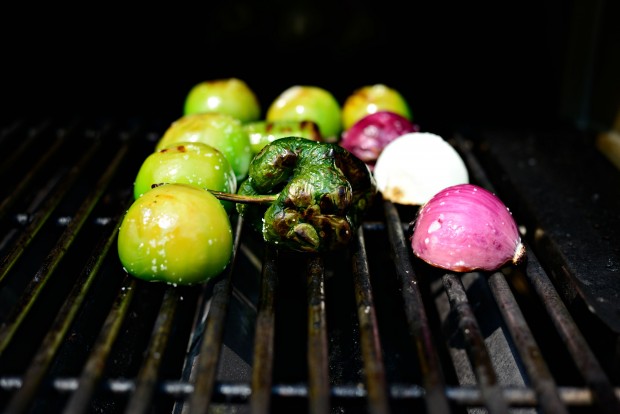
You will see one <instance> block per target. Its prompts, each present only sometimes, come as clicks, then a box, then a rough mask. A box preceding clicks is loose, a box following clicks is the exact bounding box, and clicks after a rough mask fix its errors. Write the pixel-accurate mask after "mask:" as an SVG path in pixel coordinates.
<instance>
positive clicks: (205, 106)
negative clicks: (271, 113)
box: [183, 78, 261, 122]
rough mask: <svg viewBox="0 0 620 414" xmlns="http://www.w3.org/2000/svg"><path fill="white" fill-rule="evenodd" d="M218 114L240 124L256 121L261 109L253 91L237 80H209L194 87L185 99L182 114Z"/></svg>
mask: <svg viewBox="0 0 620 414" xmlns="http://www.w3.org/2000/svg"><path fill="white" fill-rule="evenodd" d="M204 112H218V113H223V114H227V115H230V116H232V117H233V118H237V119H238V120H240V121H241V122H253V121H257V120H258V119H259V118H260V115H261V107H260V103H259V101H258V98H257V97H256V94H255V93H254V91H253V90H252V89H251V88H250V87H249V86H248V84H247V83H246V82H245V81H243V80H241V79H238V78H222V79H210V80H206V81H203V82H200V83H197V84H196V85H194V86H193V87H192V88H191V89H190V91H189V93H188V94H187V96H186V98H185V104H184V106H183V114H184V115H188V114H196V113H204Z"/></svg>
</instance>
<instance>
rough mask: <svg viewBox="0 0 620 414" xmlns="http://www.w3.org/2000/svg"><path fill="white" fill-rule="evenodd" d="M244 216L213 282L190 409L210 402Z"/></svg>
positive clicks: (196, 409) (205, 406)
mask: <svg viewBox="0 0 620 414" xmlns="http://www.w3.org/2000/svg"><path fill="white" fill-rule="evenodd" d="M242 227H243V220H242V219H241V218H238V219H237V226H236V230H235V238H234V245H233V256H232V257H231V260H230V264H229V266H228V268H226V269H225V270H224V272H223V274H222V276H223V278H222V279H221V280H219V281H217V282H216V283H215V285H214V286H213V297H212V298H211V303H210V305H209V314H208V315H207V320H206V322H205V323H206V328H205V330H204V335H203V337H202V342H201V344H200V354H199V356H198V364H197V366H196V380H195V383H194V390H195V392H194V393H193V394H192V395H191V398H190V400H189V412H190V413H206V412H207V411H208V408H209V404H210V403H211V396H212V394H213V387H214V384H215V376H216V373H217V363H218V361H219V356H220V351H221V348H222V337H223V333H224V326H225V322H226V314H227V312H228V305H229V303H230V296H231V292H232V288H231V277H232V272H233V268H234V263H235V258H236V256H237V252H238V251H239V242H240V239H241V229H242Z"/></svg>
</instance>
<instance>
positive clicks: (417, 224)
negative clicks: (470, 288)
mask: <svg viewBox="0 0 620 414" xmlns="http://www.w3.org/2000/svg"><path fill="white" fill-rule="evenodd" d="M413 226H414V229H413V235H412V236H411V248H412V250H413V253H414V254H415V255H416V256H418V257H419V258H420V259H422V260H424V261H425V262H427V263H429V264H430V265H432V266H436V267H439V268H442V269H446V270H450V271H454V272H468V271H473V270H483V271H495V270H498V269H500V268H501V267H502V266H504V265H505V264H507V263H509V262H512V263H513V264H518V263H519V262H521V260H523V258H524V256H525V247H524V245H523V244H522V243H521V236H520V235H519V231H518V228H517V224H516V223H515V221H514V219H513V217H512V214H511V213H510V211H509V210H508V208H507V207H506V206H505V205H504V203H503V202H502V201H501V200H500V199H499V198H498V197H497V196H496V195H494V194H493V193H491V192H489V191H488V190H485V189H484V188H482V187H479V186H476V185H473V184H459V185H455V186H451V187H448V188H445V189H443V190H442V191H440V192H439V193H437V194H436V195H435V196H434V197H433V198H431V199H430V200H429V201H428V203H426V204H425V205H423V206H422V207H420V209H419V210H418V214H417V216H416V218H415V221H414V223H413Z"/></svg>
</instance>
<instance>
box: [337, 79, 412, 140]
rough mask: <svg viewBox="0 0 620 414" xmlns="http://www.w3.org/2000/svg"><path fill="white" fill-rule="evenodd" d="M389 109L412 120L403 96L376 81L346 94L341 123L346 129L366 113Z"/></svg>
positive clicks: (409, 109)
mask: <svg viewBox="0 0 620 414" xmlns="http://www.w3.org/2000/svg"><path fill="white" fill-rule="evenodd" d="M379 111H389V112H394V113H395V114H398V115H401V116H403V117H405V118H407V119H408V120H409V121H413V116H412V114H411V108H410V107H409V103H408V102H407V100H406V99H405V97H404V96H403V95H402V94H401V93H400V92H399V91H398V90H396V89H394V88H392V87H390V86H387V85H384V84H382V83H377V84H373V85H366V86H362V87H361V88H358V89H356V90H355V91H353V93H351V95H349V96H347V98H346V99H345V101H344V103H343V104H342V125H343V128H344V130H345V131H346V130H348V129H349V128H351V127H352V126H353V124H355V123H356V122H357V121H359V120H360V119H362V118H364V117H365V116H366V115H369V114H374V113H375V112H379Z"/></svg>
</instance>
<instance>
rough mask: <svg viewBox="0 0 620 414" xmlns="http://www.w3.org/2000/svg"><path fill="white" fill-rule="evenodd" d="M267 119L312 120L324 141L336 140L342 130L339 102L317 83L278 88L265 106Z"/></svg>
mask: <svg viewBox="0 0 620 414" xmlns="http://www.w3.org/2000/svg"><path fill="white" fill-rule="evenodd" d="M266 120H267V121H280V120H294V121H314V122H316V123H317V125H318V126H319V130H320V132H321V136H322V137H323V139H324V140H325V141H326V142H336V141H338V140H339V139H340V133H341V132H342V114H341V107H340V103H339V102H338V101H337V100H336V98H335V97H334V95H332V94H331V92H329V91H327V90H325V89H323V88H320V87H318V86H308V85H295V86H291V87H290V88H288V89H286V90H285V91H284V92H282V93H281V94H280V95H279V96H278V97H277V98H276V99H275V100H274V101H273V102H272V103H271V105H270V106H269V108H268V109H267V114H266Z"/></svg>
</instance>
